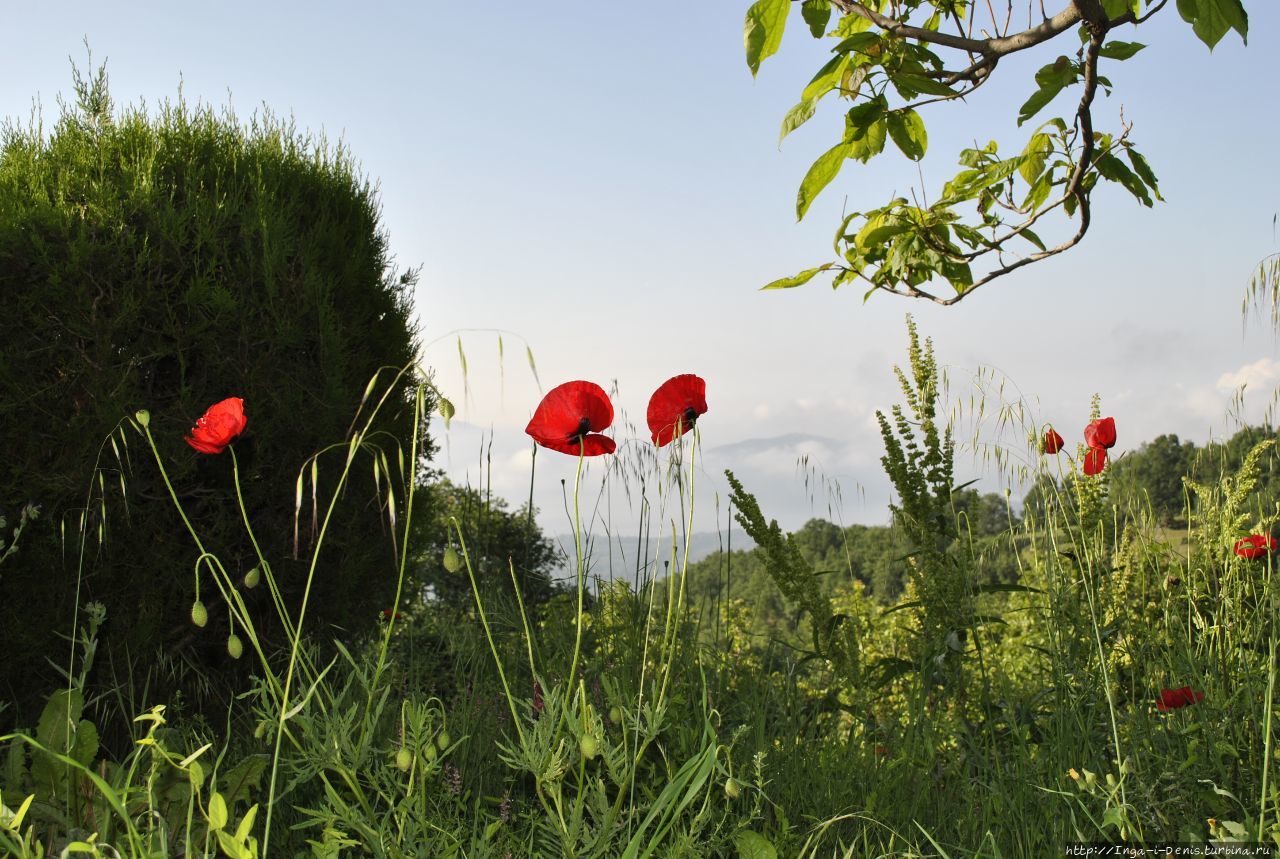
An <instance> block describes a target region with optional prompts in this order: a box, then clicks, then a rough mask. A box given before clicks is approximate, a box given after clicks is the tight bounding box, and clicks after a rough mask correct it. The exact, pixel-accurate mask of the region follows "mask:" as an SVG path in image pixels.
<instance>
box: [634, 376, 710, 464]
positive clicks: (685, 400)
mask: <svg viewBox="0 0 1280 859" xmlns="http://www.w3.org/2000/svg"><path fill="white" fill-rule="evenodd" d="M706 413H707V383H706V381H705V380H703V379H702V377H700V376H695V375H694V374H692V373H684V374H682V375H679V376H672V377H671V378H670V379H667V380H666V381H665V382H663V383H662V384H661V385H659V386H658V390H656V391H654V392H653V396H652V397H650V398H649V408H648V411H647V413H646V417H647V418H648V423H649V432H651V433H652V434H653V443H654V444H656V445H657V446H658V447H662V446H663V445H665V444H668V443H670V442H671V440H672V439H676V438H679V437H680V436H681V435H683V434H684V433H686V432H688V431H689V428H690V427H692V426H693V424H694V421H696V420H697V419H698V418H699V417H700V416H701V415H705V414H706Z"/></svg>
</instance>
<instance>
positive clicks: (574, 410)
mask: <svg viewBox="0 0 1280 859" xmlns="http://www.w3.org/2000/svg"><path fill="white" fill-rule="evenodd" d="M611 423H613V405H612V404H611V403H610V402H609V395H608V394H606V393H605V392H604V389H603V388H601V387H600V386H599V385H597V384H595V383H593V382H581V381H577V382H565V383H564V384H563V385H559V386H558V387H555V388H552V389H551V390H550V391H548V392H547V395H546V396H545V397H543V398H542V402H540V403H538V408H537V409H535V410H534V413H533V417H532V418H531V419H530V420H529V425H528V426H527V427H525V429H524V431H525V432H526V433H528V434H529V436H531V437H532V438H533V440H534V441H536V442H537V443H538V444H540V445H542V446H543V447H545V448H548V449H550V450H557V451H560V452H561V453H571V454H573V455H574V456H578V455H579V454H581V455H582V456H599V455H600V454H602V453H613V451H614V448H615V445H614V442H613V439H611V438H608V437H607V436H602V435H591V434H590V433H592V432H597V433H598V432H599V431H600V430H603V429H605V428H607V427H608V426H609V424H611Z"/></svg>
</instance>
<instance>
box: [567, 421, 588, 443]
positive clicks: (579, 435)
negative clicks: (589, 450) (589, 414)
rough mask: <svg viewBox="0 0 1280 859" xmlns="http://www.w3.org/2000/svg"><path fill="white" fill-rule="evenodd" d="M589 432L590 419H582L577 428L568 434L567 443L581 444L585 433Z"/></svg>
mask: <svg viewBox="0 0 1280 859" xmlns="http://www.w3.org/2000/svg"><path fill="white" fill-rule="evenodd" d="M590 431H591V419H590V418H583V419H582V420H580V421H578V428H577V429H576V430H574V431H573V432H571V433H569V441H570V442H571V443H573V444H582V440H583V439H584V438H586V436H587V433H588V432H590Z"/></svg>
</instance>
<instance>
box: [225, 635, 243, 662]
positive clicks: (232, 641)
mask: <svg viewBox="0 0 1280 859" xmlns="http://www.w3.org/2000/svg"><path fill="white" fill-rule="evenodd" d="M227 653H230V654H231V658H232V659H239V658H240V657H241V656H244V644H242V643H241V641H240V636H238V635H236V634H235V633H234V632H233V633H231V635H229V636H227Z"/></svg>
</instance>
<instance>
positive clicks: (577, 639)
mask: <svg viewBox="0 0 1280 859" xmlns="http://www.w3.org/2000/svg"><path fill="white" fill-rule="evenodd" d="M585 458H586V456H585V454H584V446H583V445H578V470H577V472H576V473H575V474H574V476H573V552H574V555H575V556H576V558H577V574H578V617H577V630H576V631H575V633H574V637H573V660H572V661H571V662H570V663H569V687H568V688H570V689H572V688H573V681H574V679H575V678H576V677H577V676H578V655H579V654H580V653H581V651H582V604H583V594H584V591H585V590H586V561H585V559H584V558H583V557H582V514H581V513H580V512H579V507H578V494H579V493H578V490H579V488H580V486H581V484H582V462H583V460H584V459H585ZM561 717H562V718H563V712H562V713H561Z"/></svg>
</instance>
